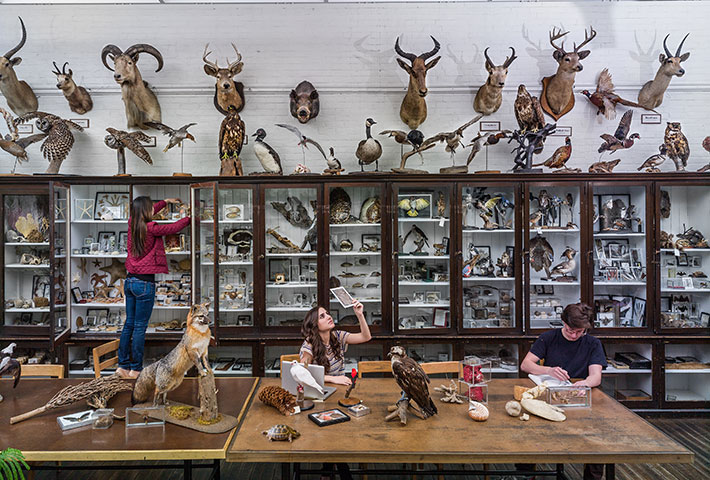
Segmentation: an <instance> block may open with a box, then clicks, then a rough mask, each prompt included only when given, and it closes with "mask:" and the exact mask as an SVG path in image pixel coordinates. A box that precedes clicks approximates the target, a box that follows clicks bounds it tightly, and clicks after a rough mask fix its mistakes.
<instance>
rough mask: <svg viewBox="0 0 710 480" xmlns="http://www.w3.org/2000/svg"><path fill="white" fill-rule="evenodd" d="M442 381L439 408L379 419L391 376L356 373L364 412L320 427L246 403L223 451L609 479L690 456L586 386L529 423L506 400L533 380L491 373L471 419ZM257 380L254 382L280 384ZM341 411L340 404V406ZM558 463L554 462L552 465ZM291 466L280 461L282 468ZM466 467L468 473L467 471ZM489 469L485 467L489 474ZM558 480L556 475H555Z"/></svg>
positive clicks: (390, 397) (238, 456)
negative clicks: (596, 470) (510, 466)
mask: <svg viewBox="0 0 710 480" xmlns="http://www.w3.org/2000/svg"><path fill="white" fill-rule="evenodd" d="M441 383H448V380H441V379H432V385H431V387H430V390H431V391H432V393H434V395H433V398H435V400H434V401H435V403H436V406H437V408H438V409H439V414H438V415H435V416H434V417H431V418H429V419H426V420H421V419H419V418H417V417H414V416H410V420H409V422H408V424H407V425H406V426H404V425H401V424H400V422H399V420H396V421H391V422H385V421H384V417H385V415H386V414H387V406H388V405H392V404H394V403H395V402H396V401H397V400H398V398H399V396H400V390H399V387H398V386H397V384H396V383H395V381H394V380H393V379H390V378H364V379H360V380H359V383H358V385H357V387H356V388H355V390H354V391H353V394H352V395H353V396H355V397H358V398H360V399H361V400H362V401H363V403H364V404H365V405H367V406H368V407H370V408H371V409H372V413H371V414H370V415H366V416H364V417H359V418H356V417H352V419H351V420H350V421H349V422H345V423H340V424H336V425H331V426H327V427H318V426H317V425H316V424H314V423H313V422H312V421H311V420H309V419H308V417H307V415H306V413H310V412H306V413H302V414H299V415H295V416H290V417H285V416H283V415H281V414H280V413H279V412H278V411H277V410H276V409H275V408H273V407H269V406H266V405H264V404H263V403H262V402H260V401H259V400H257V399H256V395H255V397H254V400H253V401H252V403H251V405H250V407H249V409H248V411H247V413H246V416H245V418H244V420H243V422H242V424H241V426H240V427H239V430H238V432H237V435H236V437H235V439H234V442H233V443H232V445H231V446H230V447H229V450H228V451H227V461H228V462H281V463H283V464H294V463H295V464H298V463H311V462H349V463H368V464H377V463H438V464H456V463H464V464H493V463H497V464H500V463H513V462H518V463H546V464H558V465H561V464H566V463H600V464H607V465H608V466H607V477H606V478H607V479H609V478H613V475H614V468H613V464H616V463H691V462H692V461H693V453H692V452H690V451H689V450H688V449H686V448H685V447H683V446H682V445H681V444H679V443H678V442H676V441H675V440H673V439H671V438H670V437H668V436H667V435H665V434H664V433H662V432H661V431H659V430H658V429H656V428H655V427H653V426H652V425H651V424H650V423H648V422H647V421H646V420H644V419H643V418H641V417H639V416H638V415H636V414H635V413H633V412H632V411H630V410H629V409H627V408H626V407H624V406H623V405H621V404H620V403H619V402H617V401H616V400H614V399H613V398H611V397H609V396H608V395H606V394H605V393H604V392H602V391H601V390H600V389H598V388H595V389H594V390H593V394H592V408H590V409H567V411H566V414H567V420H566V421H564V422H551V421H548V420H544V419H541V418H538V417H535V416H532V415H531V418H530V420H529V421H527V422H523V421H520V420H519V419H518V418H516V417H510V416H508V414H507V413H506V412H505V409H504V405H505V403H506V402H507V401H509V400H512V399H513V386H514V385H529V386H533V384H532V382H530V380H528V379H495V380H493V381H492V382H491V383H490V384H489V393H488V395H489V404H488V408H489V410H490V417H489V418H488V420H487V421H485V422H481V423H479V422H474V421H472V420H471V419H470V418H469V417H468V414H467V410H468V406H467V405H466V404H464V405H459V404H447V403H442V402H440V401H439V400H438V398H439V394H437V393H435V392H433V387H434V386H438V385H439V384H441ZM278 384H280V380H279V379H263V380H262V382H261V384H260V388H261V387H263V386H266V385H278ZM343 392H344V387H339V388H338V391H337V392H336V393H334V394H333V395H332V396H331V397H330V398H329V399H327V400H326V401H325V402H323V403H316V407H315V409H313V410H312V411H314V412H318V411H321V410H326V409H328V408H336V407H338V405H337V403H338V399H341V398H342V397H343ZM339 408H341V410H345V409H344V408H342V407H339ZM278 423H283V424H287V425H289V426H291V427H293V428H295V429H296V430H298V431H299V432H300V433H301V436H300V437H299V438H298V439H296V440H294V441H293V443H289V442H271V441H269V440H267V438H266V437H265V436H264V435H263V434H262V432H263V431H264V430H267V429H268V428H269V427H271V426H272V425H275V424H278ZM558 469H559V467H558ZM289 470H290V469H289V468H284V474H287V472H288V471H289ZM471 473H472V472H469V474H471ZM492 473H493V472H488V474H492ZM557 476H558V478H564V474H563V473H562V474H558V475H557Z"/></svg>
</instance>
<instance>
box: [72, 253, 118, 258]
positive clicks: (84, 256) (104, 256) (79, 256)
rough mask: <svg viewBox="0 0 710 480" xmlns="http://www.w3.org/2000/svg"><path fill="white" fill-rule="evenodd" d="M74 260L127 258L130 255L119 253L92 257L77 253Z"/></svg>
mask: <svg viewBox="0 0 710 480" xmlns="http://www.w3.org/2000/svg"><path fill="white" fill-rule="evenodd" d="M71 257H72V258H127V257H128V255H127V254H125V253H119V254H118V255H91V254H90V253H76V254H72V256H71Z"/></svg>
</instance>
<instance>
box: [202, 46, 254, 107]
mask: <svg viewBox="0 0 710 480" xmlns="http://www.w3.org/2000/svg"><path fill="white" fill-rule="evenodd" d="M209 45H210V44H209V43H208V44H207V45H205V53H204V54H203V55H202V61H203V62H205V65H204V67H203V68H204V70H205V73H206V74H207V75H209V76H211V77H215V85H214V107H215V108H216V109H217V111H218V112H220V113H221V114H222V115H227V114H228V112H229V106H230V105H232V106H234V108H235V109H236V111H237V113H239V112H241V111H242V110H243V109H244V84H243V83H241V82H237V81H235V80H234V76H235V75H237V74H239V73H240V72H241V71H242V68H243V67H244V63H243V62H242V54H241V53H239V50H237V47H236V45H234V44H232V48H234V52H235V53H236V54H237V59H236V60H234V61H233V62H229V59H227V62H228V65H227V67H226V68H220V67H219V64H218V63H217V62H212V61H210V60H208V59H207V57H208V56H209V54H210V53H212V52H208V51H207V47H209Z"/></svg>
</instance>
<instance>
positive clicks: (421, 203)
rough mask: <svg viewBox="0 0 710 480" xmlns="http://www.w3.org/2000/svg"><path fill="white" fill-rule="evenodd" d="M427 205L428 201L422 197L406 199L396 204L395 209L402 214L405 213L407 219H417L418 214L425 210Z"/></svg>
mask: <svg viewBox="0 0 710 480" xmlns="http://www.w3.org/2000/svg"><path fill="white" fill-rule="evenodd" d="M429 205H430V202H429V200H427V199H426V198H424V197H419V198H415V197H407V198H403V199H402V200H400V201H399V202H398V203H397V207H398V208H399V209H400V210H404V213H406V214H407V216H408V217H418V216H419V212H420V211H421V210H424V209H425V208H427V207H428V206H429Z"/></svg>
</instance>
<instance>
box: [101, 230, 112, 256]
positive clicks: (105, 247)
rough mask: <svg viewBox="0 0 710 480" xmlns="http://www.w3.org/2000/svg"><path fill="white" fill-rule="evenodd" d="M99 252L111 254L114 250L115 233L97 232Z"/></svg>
mask: <svg viewBox="0 0 710 480" xmlns="http://www.w3.org/2000/svg"><path fill="white" fill-rule="evenodd" d="M98 240H99V250H101V251H102V252H112V251H113V250H114V249H115V248H116V232H99V233H98Z"/></svg>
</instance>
